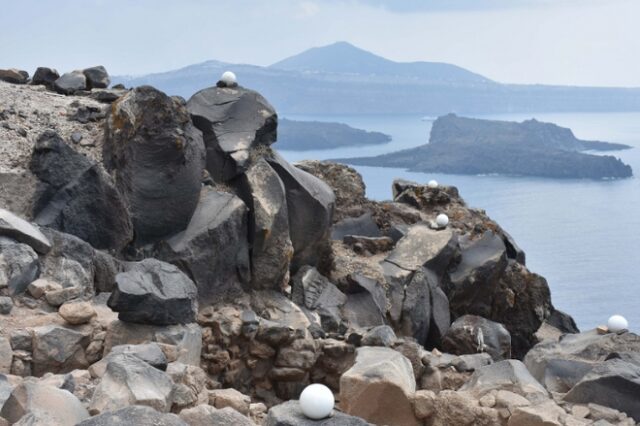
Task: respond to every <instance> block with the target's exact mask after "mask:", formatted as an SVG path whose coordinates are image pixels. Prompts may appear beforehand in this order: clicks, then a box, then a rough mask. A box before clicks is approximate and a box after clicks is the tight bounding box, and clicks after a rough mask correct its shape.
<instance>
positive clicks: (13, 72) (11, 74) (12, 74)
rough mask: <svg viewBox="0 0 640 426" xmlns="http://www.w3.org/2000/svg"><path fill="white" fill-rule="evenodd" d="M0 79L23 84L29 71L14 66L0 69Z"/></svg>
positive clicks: (27, 79)
mask: <svg viewBox="0 0 640 426" xmlns="http://www.w3.org/2000/svg"><path fill="white" fill-rule="evenodd" d="M0 80H2V81H6V82H7V83H13V84H25V83H26V82H27V81H29V73H28V72H26V71H23V70H18V69H15V68H9V69H2V70H0Z"/></svg>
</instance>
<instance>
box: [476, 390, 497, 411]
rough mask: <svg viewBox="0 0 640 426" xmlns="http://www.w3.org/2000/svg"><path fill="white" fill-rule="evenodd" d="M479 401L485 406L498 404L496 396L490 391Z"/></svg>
mask: <svg viewBox="0 0 640 426" xmlns="http://www.w3.org/2000/svg"><path fill="white" fill-rule="evenodd" d="M479 402H480V405H481V406H483V407H488V408H493V407H494V406H495V405H496V397H495V396H493V395H491V394H490V393H488V394H486V395H485V396H483V397H482V398H480V400H479Z"/></svg>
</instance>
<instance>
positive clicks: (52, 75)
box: [31, 67, 60, 89]
mask: <svg viewBox="0 0 640 426" xmlns="http://www.w3.org/2000/svg"><path fill="white" fill-rule="evenodd" d="M59 78H60V74H58V71H56V70H55V69H53V68H47V67H38V68H37V69H36V72H34V73H33V78H32V79H31V84H33V85H43V86H47V88H48V89H53V83H55V81H56V80H57V79H59Z"/></svg>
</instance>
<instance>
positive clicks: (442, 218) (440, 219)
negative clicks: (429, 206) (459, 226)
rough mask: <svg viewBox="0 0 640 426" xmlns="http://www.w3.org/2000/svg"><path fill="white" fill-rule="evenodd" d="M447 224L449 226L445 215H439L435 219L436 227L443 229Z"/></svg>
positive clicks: (447, 217)
mask: <svg viewBox="0 0 640 426" xmlns="http://www.w3.org/2000/svg"><path fill="white" fill-rule="evenodd" d="M448 224H449V216H447V215H446V214H444V213H440V214H439V215H438V216H437V217H436V225H438V226H439V227H441V228H444V227H445V226H447V225H448Z"/></svg>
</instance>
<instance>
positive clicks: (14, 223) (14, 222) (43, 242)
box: [0, 209, 51, 254]
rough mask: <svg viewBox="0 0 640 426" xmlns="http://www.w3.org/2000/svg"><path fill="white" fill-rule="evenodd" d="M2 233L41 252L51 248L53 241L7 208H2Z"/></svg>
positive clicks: (0, 220) (0, 216)
mask: <svg viewBox="0 0 640 426" xmlns="http://www.w3.org/2000/svg"><path fill="white" fill-rule="evenodd" d="M0 235H2V236H5V237H9V238H13V239H14V240H16V241H18V242H21V243H24V244H28V245H30V246H31V248H33V249H34V250H35V251H37V252H38V253H40V254H46V253H47V252H48V251H49V250H51V243H50V242H49V240H48V239H47V237H45V236H44V234H43V233H42V232H40V230H39V229H38V228H36V227H35V226H33V225H31V224H30V223H29V222H27V221H26V220H24V219H21V218H19V217H18V216H16V215H14V214H13V213H11V212H10V211H8V210H5V209H0Z"/></svg>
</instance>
